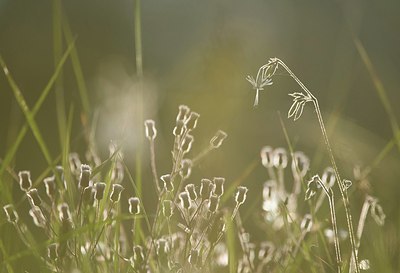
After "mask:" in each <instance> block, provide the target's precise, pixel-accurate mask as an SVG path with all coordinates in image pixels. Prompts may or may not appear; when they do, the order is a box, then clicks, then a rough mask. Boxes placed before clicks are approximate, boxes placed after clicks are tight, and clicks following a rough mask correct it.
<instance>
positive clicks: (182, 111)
mask: <svg viewBox="0 0 400 273" xmlns="http://www.w3.org/2000/svg"><path fill="white" fill-rule="evenodd" d="M189 113H190V108H189V107H188V106H186V105H179V112H178V115H177V116H176V121H185V120H186V119H187V118H188V116H189Z"/></svg>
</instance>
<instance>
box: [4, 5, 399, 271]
mask: <svg viewBox="0 0 400 273" xmlns="http://www.w3.org/2000/svg"><path fill="white" fill-rule="evenodd" d="M62 4H63V11H64V15H65V16H66V18H68V20H69V24H70V27H71V30H72V33H73V35H74V36H75V37H76V48H77V50H78V54H79V58H80V62H81V65H82V69H83V74H84V76H85V81H86V84H87V86H88V89H89V98H90V104H91V106H92V107H93V109H94V110H96V111H98V113H99V120H98V124H99V125H98V129H97V136H96V138H97V142H98V144H99V150H100V152H101V154H102V155H103V157H104V158H105V156H106V155H107V145H108V143H109V142H110V140H114V141H117V142H118V141H120V140H122V139H123V140H124V143H125V153H126V159H127V162H129V164H130V166H132V171H133V172H135V169H134V154H135V151H136V150H137V147H138V146H139V145H140V146H142V145H143V144H146V142H144V143H143V144H142V143H141V142H140V141H138V139H140V138H139V136H138V134H139V132H140V131H141V130H140V129H139V128H138V126H142V122H141V123H137V122H135V120H136V119H137V111H136V106H137V104H138V101H139V100H138V98H137V97H136V95H135V92H136V91H135V90H136V89H137V80H136V68H135V47H134V4H133V1H132V0H118V1H117V0H114V1H110V0H108V1H105V0H99V1H82V0H81V1H63V3H62ZM399 13H400V1H396V0H392V1H390V0H382V1H372V0H354V1H328V0H313V1H311V0H310V1H286V0H279V1H271V0H259V1H256V0H245V1H243V0H241V1H239V0H232V1H227V0H226V1H223V0H218V1H206V0H203V1H196V0H144V1H142V9H141V16H142V45H143V60H144V63H143V66H144V92H145V96H144V100H143V105H142V107H143V109H144V112H143V113H144V118H152V119H155V121H156V125H157V128H158V131H159V137H158V138H157V144H156V145H157V146H156V149H157V154H158V155H157V157H158V159H157V163H158V165H159V173H160V174H164V173H166V172H168V170H169V168H170V165H171V163H170V162H171V159H170V150H171V147H172V146H171V145H172V129H173V127H174V120H175V115H176V113H177V107H178V105H180V104H187V105H188V106H189V107H190V108H191V109H193V110H194V111H197V112H199V113H200V114H201V118H200V121H199V126H198V129H197V130H196V132H195V148H194V154H196V153H197V152H200V151H201V150H202V149H203V148H204V147H206V145H207V143H208V141H209V139H210V138H211V137H212V136H213V134H214V133H215V131H216V130H218V129H222V130H224V131H226V132H227V133H228V135H229V137H228V139H227V141H226V143H224V145H223V147H222V148H221V149H220V150H218V151H216V152H214V153H212V154H210V156H209V157H208V159H207V160H206V161H204V162H203V163H202V164H201V165H200V166H199V168H198V169H196V170H195V172H194V178H193V179H199V178H200V177H213V176H224V177H226V178H227V181H228V183H229V182H231V181H234V180H236V179H238V177H241V176H242V175H243V173H244V172H245V170H246V169H247V168H249V166H251V164H253V163H254V162H255V161H258V160H259V151H260V149H261V147H262V146H264V145H271V146H273V147H281V146H282V147H287V143H286V140H285V138H284V134H283V131H282V127H281V124H280V122H279V114H278V113H280V115H281V116H282V118H283V120H284V123H285V126H286V128H287V130H288V134H289V137H290V141H291V142H292V144H293V145H294V147H295V149H296V150H301V151H304V152H305V153H306V154H307V155H308V156H309V157H310V158H311V162H312V164H311V172H310V174H315V173H321V172H322V170H323V169H324V168H325V166H327V165H328V164H329V163H328V156H327V154H326V151H325V148H324V145H323V140H322V137H321V134H320V131H319V127H318V123H317V120H316V117H315V115H314V111H313V109H312V107H311V105H307V106H306V108H305V111H304V113H303V116H302V118H301V119H299V120H298V121H296V122H293V120H288V119H286V115H287V114H286V113H287V110H288V109H289V107H290V105H291V103H292V101H291V97H289V96H288V95H287V94H288V93H293V92H300V90H299V88H298V86H296V85H295V83H294V82H293V81H292V80H291V78H290V77H288V76H287V74H285V73H281V74H282V75H279V76H276V77H275V79H274V84H273V85H272V86H269V87H268V88H266V90H264V91H262V92H261V95H260V105H259V106H258V107H257V108H254V107H253V100H254V94H255V93H254V91H253V90H252V89H251V86H250V85H249V84H248V82H247V81H246V80H245V77H246V75H249V74H250V75H253V76H254V75H255V74H256V72H257V69H258V68H259V67H260V66H261V65H263V64H264V63H266V62H267V61H268V59H269V58H270V57H279V58H280V59H282V60H283V61H284V62H285V63H286V64H287V65H288V66H289V67H290V68H291V69H292V70H293V72H294V73H296V74H297V76H298V77H299V78H300V79H301V80H302V81H303V82H304V83H305V85H306V86H307V87H308V88H309V89H310V90H311V91H312V92H313V93H314V94H315V95H316V97H317V98H318V99H319V102H320V106H321V109H322V112H323V116H324V119H325V121H326V124H327V129H328V131H329V134H330V139H331V142H332V146H333V149H334V152H335V155H336V157H337V159H338V163H339V166H340V168H341V170H342V174H343V176H344V177H346V178H349V179H353V173H352V170H353V168H354V167H355V166H357V165H360V166H362V167H367V166H370V165H371V164H372V163H373V161H374V160H375V159H376V158H377V156H378V154H379V153H380V152H381V151H382V150H383V148H384V147H385V145H386V144H387V143H388V142H389V141H390V140H391V139H393V131H392V129H391V123H390V120H389V117H388V115H387V113H386V112H385V108H384V107H383V105H382V102H381V101H380V99H379V96H378V93H377V91H376V88H375V86H374V84H373V80H372V78H371V77H370V75H369V73H368V71H367V68H366V66H365V65H364V63H363V61H362V59H361V57H360V54H359V53H358V51H357V48H356V46H355V43H354V41H355V39H359V40H360V41H361V43H362V45H363V46H364V47H365V49H366V51H367V53H368V55H369V57H370V59H371V61H372V64H373V68H374V69H375V71H376V72H377V76H378V77H379V79H380V80H381V82H382V83H383V85H384V88H385V91H386V94H387V96H388V98H389V100H390V103H391V107H392V108H393V112H394V115H395V116H396V118H397V119H398V120H400V107H398V104H399V102H400V92H399V91H398V88H399V86H400V77H399V73H400V35H399V34H400V33H399V32H400V30H399V26H400V17H399ZM64 50H65V47H64ZM0 55H1V56H2V57H3V59H4V60H5V62H6V63H7V65H8V68H9V70H10V72H11V73H12V75H13V76H14V78H15V80H16V82H17V83H18V85H19V87H20V89H21V90H22V92H23V95H24V97H25V99H26V100H27V102H28V104H29V106H30V107H32V106H33V105H34V103H35V102H36V100H37V98H38V97H39V95H40V94H41V91H42V90H43V88H44V86H45V85H46V83H47V81H48V79H49V78H50V76H51V75H52V73H53V71H54V58H53V32H52V1H49V0H47V1H45V0H43V1H23V0H0ZM281 72H283V71H281ZM63 86H64V92H65V99H66V108H67V109H69V106H70V105H71V104H73V105H74V107H75V108H74V109H75V113H74V117H75V118H74V126H73V131H72V139H73V142H72V147H71V149H72V150H76V151H78V152H80V153H81V154H82V153H83V150H84V147H83V146H82V143H83V142H82V128H81V126H80V122H79V115H80V109H81V102H80V99H79V93H78V88H77V84H76V81H75V78H74V74H73V72H72V67H71V63H70V61H67V63H66V65H65V68H64V72H63ZM36 121H37V123H38V125H39V127H40V130H41V132H42V134H43V136H44V138H45V141H46V143H47V145H48V146H49V149H50V152H51V154H52V155H53V156H54V157H55V156H56V155H58V154H60V153H61V149H60V145H59V136H58V129H57V118H56V104H55V96H54V93H53V92H52V93H50V95H49V97H48V98H47V100H46V101H45V103H44V105H43V106H42V108H41V110H40V112H39V113H38V115H37V117H36ZM24 122H25V119H24V117H23V114H22V112H21V111H20V109H19V106H18V104H17V103H16V101H15V98H14V96H13V93H12V91H11V89H10V87H9V85H8V83H7V80H6V78H5V77H4V74H3V73H1V74H0V158H2V157H3V155H4V154H5V153H6V151H7V149H8V147H9V146H10V145H11V144H12V143H13V141H14V139H15V136H16V134H17V132H18V130H19V129H20V128H21V126H22V125H23V124H24ZM143 150H144V152H143V166H144V167H143V168H144V170H143V171H144V174H143V175H144V181H145V190H144V192H145V193H144V194H145V196H147V198H148V200H149V201H147V203H148V205H149V206H151V202H152V200H154V198H155V197H154V195H152V194H151V193H150V191H151V190H152V188H151V186H152V185H151V176H150V172H149V169H148V165H149V164H148V155H147V146H144V147H143ZM399 159H400V150H399V149H397V148H396V147H394V148H393V149H392V150H391V151H390V152H389V153H388V154H387V155H386V156H385V157H384V158H383V160H382V161H381V162H380V164H379V165H378V166H377V167H376V168H374V169H373V170H372V172H371V174H370V176H369V177H368V179H369V182H370V184H371V194H372V195H374V196H377V197H378V198H379V199H380V201H381V203H382V206H383V208H384V209H385V212H386V214H387V223H386V225H385V226H384V227H383V228H382V229H379V228H376V227H375V226H374V225H375V224H374V222H373V221H369V222H368V224H370V225H371V226H372V227H371V228H370V229H367V230H366V231H365V234H364V235H365V242H363V244H362V249H361V252H362V254H364V255H365V256H367V257H368V258H370V259H371V264H372V267H373V264H374V262H375V264H379V263H383V264H384V265H379V266H380V267H379V268H385V264H386V265H387V267H386V268H389V267H390V268H393V271H392V272H398V270H400V265H399V261H398V257H399V255H400V252H399V245H400V231H399V230H400V225H399V223H400V217H399V216H400V215H399V208H400V204H399V198H398V196H399V194H400V184H399V178H400V168H399V166H400V165H399V164H400V160H399ZM13 166H14V169H15V170H16V171H19V170H21V169H30V170H31V171H32V175H33V176H37V175H39V174H40V173H41V172H42V171H43V170H44V169H45V168H46V161H45V160H44V158H43V156H42V154H41V152H40V149H39V147H38V145H37V143H36V141H35V139H34V137H33V136H32V134H31V133H28V134H27V135H26V137H25V138H24V141H23V142H22V145H21V146H20V148H19V150H18V153H17V155H16V158H15V161H14V162H13ZM265 180H267V175H266V172H265V170H264V169H263V167H262V166H261V164H257V166H256V167H255V168H254V170H253V171H252V172H251V174H250V175H248V176H246V177H245V179H244V181H243V184H244V185H246V186H247V187H249V189H250V190H249V195H250V196H251V197H254V198H260V196H259V193H260V190H261V188H262V184H263V182H264V181H265ZM146 181H148V182H146ZM1 183H3V181H1ZM7 183H8V182H7ZM147 185H149V186H148V191H147V188H146V187H147ZM11 188H12V190H13V194H14V195H15V196H20V192H19V189H18V187H17V184H15V185H14V186H13V187H11ZM145 202H146V201H145ZM0 204H1V205H2V206H3V205H4V204H3V202H0ZM250 205H251V204H249V205H248V206H247V207H246V206H245V208H244V211H246V208H247V211H249V208H250V207H251V206H250ZM361 205H362V194H355V195H354V202H353V203H352V209H353V213H354V215H355V216H354V217H355V219H356V220H355V221H357V219H358V212H359V210H360V208H361ZM259 208H260V209H261V204H260V205H259ZM249 217H250V218H249V219H251V217H255V216H249ZM0 219H1V224H2V226H1V227H0V230H1V232H2V234H1V235H3V234H10V232H11V231H10V230H11V227H9V226H7V224H6V223H5V221H4V215H3V214H1V216H0ZM343 224H344V223H343ZM343 227H344V225H343ZM249 228H250V229H254V232H256V233H257V232H259V231H258V230H257V229H256V228H253V227H249ZM260 234H261V233H260ZM377 234H378V235H377ZM260 236H261V235H260ZM1 237H5V236H1ZM2 239H3V240H4V242H5V244H10V243H12V242H13V241H14V240H11V239H10V238H2ZM376 240H382V241H383V242H384V243H383V246H382V247H380V246H376V245H375V244H376ZM373 253H375V254H376V253H378V254H379V253H381V254H380V255H381V257H380V256H376V255H375V254H373ZM0 259H1V256H0ZM0 264H1V260H0ZM1 269H2V270H3V268H1ZM372 272H375V271H373V270H372Z"/></svg>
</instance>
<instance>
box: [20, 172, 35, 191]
mask: <svg viewBox="0 0 400 273" xmlns="http://www.w3.org/2000/svg"><path fill="white" fill-rule="evenodd" d="M18 177H19V186H20V188H21V190H23V191H25V192H26V191H28V190H29V189H30V188H31V187H32V180H31V172H30V171H20V172H19V173H18Z"/></svg>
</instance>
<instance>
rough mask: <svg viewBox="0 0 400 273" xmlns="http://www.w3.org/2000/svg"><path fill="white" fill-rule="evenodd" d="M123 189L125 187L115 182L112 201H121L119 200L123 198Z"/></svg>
mask: <svg viewBox="0 0 400 273" xmlns="http://www.w3.org/2000/svg"><path fill="white" fill-rule="evenodd" d="M123 190H124V187H122V186H121V185H120V184H113V185H112V191H111V195H110V200H111V202H114V203H117V202H119V200H120V198H121V193H122V191H123Z"/></svg>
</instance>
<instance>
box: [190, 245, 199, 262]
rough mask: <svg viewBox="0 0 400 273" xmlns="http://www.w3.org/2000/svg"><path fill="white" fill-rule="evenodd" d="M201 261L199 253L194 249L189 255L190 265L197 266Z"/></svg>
mask: <svg viewBox="0 0 400 273" xmlns="http://www.w3.org/2000/svg"><path fill="white" fill-rule="evenodd" d="M198 261H199V251H198V250H197V249H192V250H191V251H190V255H189V263H190V264H191V265H193V266H196V265H197V263H198Z"/></svg>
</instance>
